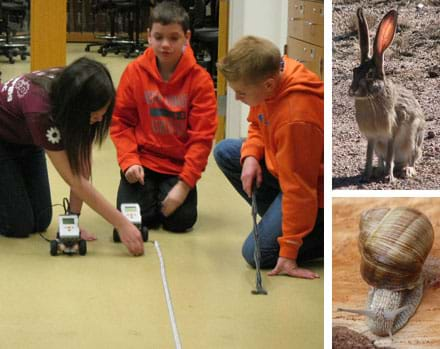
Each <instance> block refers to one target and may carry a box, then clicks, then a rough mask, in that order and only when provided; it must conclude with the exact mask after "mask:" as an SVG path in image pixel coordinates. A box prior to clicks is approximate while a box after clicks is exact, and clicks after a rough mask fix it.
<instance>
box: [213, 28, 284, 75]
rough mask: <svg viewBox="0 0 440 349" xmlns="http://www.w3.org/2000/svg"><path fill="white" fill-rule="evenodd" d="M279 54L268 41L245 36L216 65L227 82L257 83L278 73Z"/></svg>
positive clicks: (275, 47) (276, 48)
mask: <svg viewBox="0 0 440 349" xmlns="http://www.w3.org/2000/svg"><path fill="white" fill-rule="evenodd" d="M280 62H281V53H280V50H279V49H278V47H277V46H275V44H274V43H272V42H271V41H269V40H266V39H263V38H259V37H256V36H245V37H243V38H241V39H240V40H239V41H237V42H236V43H235V45H234V47H232V49H231V50H230V51H229V52H228V54H227V55H226V56H225V57H224V58H223V59H222V60H221V61H220V62H218V63H217V68H218V70H219V71H220V72H221V73H222V74H223V75H224V76H225V78H226V80H228V81H232V82H235V81H242V82H244V83H247V84H255V83H259V82H261V81H263V80H265V79H267V78H269V77H271V76H273V75H275V74H277V72H279V71H280Z"/></svg>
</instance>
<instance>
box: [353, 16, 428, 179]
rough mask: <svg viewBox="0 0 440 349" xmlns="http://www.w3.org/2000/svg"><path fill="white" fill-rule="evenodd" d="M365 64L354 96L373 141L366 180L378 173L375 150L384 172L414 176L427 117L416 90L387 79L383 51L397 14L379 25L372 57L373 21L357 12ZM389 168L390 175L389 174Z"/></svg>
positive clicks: (355, 81) (360, 123)
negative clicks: (370, 25) (415, 92)
mask: <svg viewBox="0 0 440 349" xmlns="http://www.w3.org/2000/svg"><path fill="white" fill-rule="evenodd" d="M357 17H358V25H359V43H360V46H361V64H360V65H359V66H358V67H356V68H355V69H354V70H353V82H352V85H351V87H350V91H349V94H350V95H351V96H354V98H355V109H356V121H357V123H358V126H359V129H360V131H361V133H362V134H363V135H364V136H365V137H366V138H367V139H368V146H367V159H366V164H365V172H364V176H363V177H364V180H369V179H370V177H371V175H372V173H373V165H372V163H373V153H375V154H376V155H377V157H378V159H379V163H378V164H379V166H378V170H379V171H380V172H381V173H380V174H379V175H383V174H385V175H387V176H389V179H390V181H393V180H394V176H393V170H394V167H395V168H396V169H397V170H399V171H403V173H404V175H406V176H408V177H412V176H414V175H415V174H416V172H415V169H414V165H415V162H416V161H417V160H418V159H419V158H420V157H421V156H422V144H423V136H424V126H425V119H424V115H423V111H422V109H421V108H420V105H419V103H418V102H417V100H416V99H415V98H414V96H413V94H412V93H411V91H409V90H407V89H405V88H403V87H401V86H399V85H395V84H393V83H392V82H391V81H390V80H389V79H386V78H385V72H384V68H383V54H384V51H385V50H386V49H387V48H388V47H389V45H390V44H391V42H392V41H393V39H394V34H395V32H396V27H397V12H396V11H394V10H393V11H390V12H388V13H387V14H386V15H385V16H384V18H383V19H382V21H381V22H380V24H379V27H378V29H377V34H376V38H375V40H374V46H373V56H372V57H371V58H370V56H369V51H370V42H369V32H368V25H367V22H366V20H365V17H364V14H363V12H362V9H361V8H359V9H358V11H357ZM384 172H385V173H384Z"/></svg>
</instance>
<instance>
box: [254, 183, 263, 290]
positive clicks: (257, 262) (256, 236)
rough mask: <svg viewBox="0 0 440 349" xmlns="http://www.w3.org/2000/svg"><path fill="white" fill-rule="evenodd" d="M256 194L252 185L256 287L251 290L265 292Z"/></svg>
mask: <svg viewBox="0 0 440 349" xmlns="http://www.w3.org/2000/svg"><path fill="white" fill-rule="evenodd" d="M257 213H258V210H257V194H256V188H255V187H254V188H253V190H252V220H253V222H254V230H253V233H254V239H255V249H254V261H255V270H256V289H255V290H252V291H251V292H252V294H267V291H266V290H265V289H264V288H263V285H262V282H261V272H260V260H261V251H260V235H259V234H258V226H257Z"/></svg>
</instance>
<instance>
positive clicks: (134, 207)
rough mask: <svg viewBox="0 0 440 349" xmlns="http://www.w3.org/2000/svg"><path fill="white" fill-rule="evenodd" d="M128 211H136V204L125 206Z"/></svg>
mask: <svg viewBox="0 0 440 349" xmlns="http://www.w3.org/2000/svg"><path fill="white" fill-rule="evenodd" d="M125 211H126V212H136V206H125Z"/></svg>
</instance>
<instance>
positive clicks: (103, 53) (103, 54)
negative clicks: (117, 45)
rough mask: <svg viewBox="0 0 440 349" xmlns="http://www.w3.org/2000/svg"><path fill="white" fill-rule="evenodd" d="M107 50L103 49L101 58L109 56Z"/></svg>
mask: <svg viewBox="0 0 440 349" xmlns="http://www.w3.org/2000/svg"><path fill="white" fill-rule="evenodd" d="M107 53H108V52H107V50H106V49H105V48H103V49H102V50H101V56H102V57H105V56H107Z"/></svg>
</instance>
